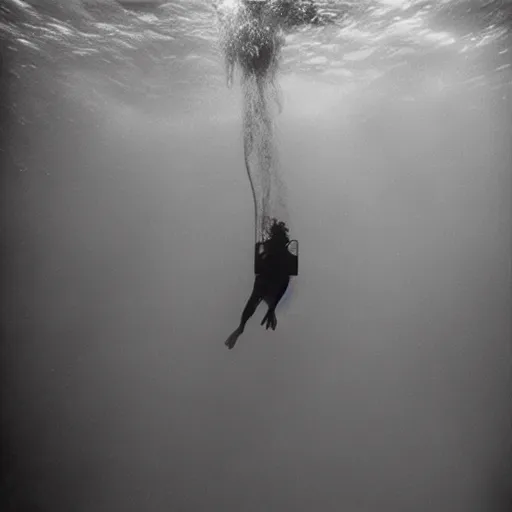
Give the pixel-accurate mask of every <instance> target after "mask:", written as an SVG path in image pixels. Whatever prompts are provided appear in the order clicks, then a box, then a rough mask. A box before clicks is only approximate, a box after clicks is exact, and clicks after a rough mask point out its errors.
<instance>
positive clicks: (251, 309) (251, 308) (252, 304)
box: [225, 276, 263, 349]
mask: <svg viewBox="0 0 512 512" xmlns="http://www.w3.org/2000/svg"><path fill="white" fill-rule="evenodd" d="M262 286H263V282H262V279H261V277H260V276H256V279H255V281H254V287H253V290H252V293H251V296H250V297H249V300H248V301H247V304H246V305H245V308H244V310H243V312H242V318H241V319H240V325H239V326H238V327H237V328H236V329H235V330H234V331H233V332H232V333H231V335H230V336H229V338H228V339H227V340H226V342H225V345H226V347H228V348H229V349H232V348H233V347H234V346H235V343H236V342H237V340H238V337H239V336H240V335H241V334H242V333H243V332H244V330H245V324H247V322H248V321H249V318H251V316H252V315H254V313H255V312H256V309H257V308H258V306H259V305H260V302H261V301H262V300H263V293H262V292H263V290H262Z"/></svg>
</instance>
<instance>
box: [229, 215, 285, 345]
mask: <svg viewBox="0 0 512 512" xmlns="http://www.w3.org/2000/svg"><path fill="white" fill-rule="evenodd" d="M289 243H290V239H289V237H288V228H287V227H286V226H285V224H284V222H278V221H277V220H276V219H273V223H272V225H271V227H270V237H269V239H268V240H266V241H265V242H259V244H257V248H260V247H261V249H262V255H261V262H262V268H261V273H258V274H256V278H255V280H254V287H253V290H252V293H251V296H250V297H249V300H248V301H247V304H246V306H245V308H244V310H243V312H242V318H241V320H240V325H239V326H238V327H237V328H236V329H235V330H234V331H233V332H232V333H231V335H230V336H229V338H228V339H227V340H226V342H225V345H226V346H227V347H228V348H229V349H232V348H233V347H234V346H235V344H236V342H237V340H238V338H239V336H240V335H241V334H242V333H243V332H244V329H245V325H246V324H247V322H248V320H249V319H250V318H251V317H252V315H254V313H255V312H256V309H257V308H258V306H259V305H260V303H261V302H262V301H265V302H266V304H267V306H268V310H267V313H266V314H265V316H264V317H263V320H262V321H261V325H263V324H265V323H266V329H268V328H269V327H270V328H271V329H272V330H273V331H275V329H276V327H277V317H276V307H277V305H278V304H279V301H280V300H281V299H282V297H283V295H284V293H285V292H286V289H287V288H288V284H289V283H290V258H293V256H291V255H290V253H289V250H288V244H289Z"/></svg>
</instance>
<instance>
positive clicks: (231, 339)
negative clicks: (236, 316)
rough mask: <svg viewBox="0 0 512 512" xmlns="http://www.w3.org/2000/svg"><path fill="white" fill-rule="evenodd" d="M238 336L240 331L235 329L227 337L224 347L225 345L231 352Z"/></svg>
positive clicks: (238, 328)
mask: <svg viewBox="0 0 512 512" xmlns="http://www.w3.org/2000/svg"><path fill="white" fill-rule="evenodd" d="M240 334H242V330H241V329H240V327H237V328H236V329H235V330H234V331H233V332H232V333H231V335H230V336H229V338H228V339H227V340H226V341H225V343H224V345H226V347H228V348H229V350H231V349H232V348H233V347H234V346H235V344H236V342H237V340H238V337H239V336H240Z"/></svg>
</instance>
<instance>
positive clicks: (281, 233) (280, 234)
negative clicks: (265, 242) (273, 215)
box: [270, 219, 289, 242]
mask: <svg viewBox="0 0 512 512" xmlns="http://www.w3.org/2000/svg"><path fill="white" fill-rule="evenodd" d="M270 237H271V238H272V239H274V240H279V241H283V242H288V240H289V239H288V228H287V227H286V224H285V223H284V222H282V221H279V222H278V221H277V220H276V219H273V221H272V225H271V226H270Z"/></svg>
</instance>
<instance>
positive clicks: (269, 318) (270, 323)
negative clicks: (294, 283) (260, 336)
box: [261, 276, 290, 331]
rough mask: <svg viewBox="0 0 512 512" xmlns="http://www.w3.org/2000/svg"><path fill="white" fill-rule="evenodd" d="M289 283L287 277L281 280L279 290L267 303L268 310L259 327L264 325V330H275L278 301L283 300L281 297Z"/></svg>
mask: <svg viewBox="0 0 512 512" xmlns="http://www.w3.org/2000/svg"><path fill="white" fill-rule="evenodd" d="M289 283H290V278H289V276H286V279H283V281H282V282H281V285H280V287H279V289H278V290H277V293H276V294H275V295H274V297H272V299H271V300H270V302H268V310H267V313H266V314H265V316H264V317H263V320H262V321H261V325H263V324H264V323H266V324H267V325H266V329H268V328H269V327H271V328H272V330H273V331H275V330H276V327H277V317H276V308H277V305H278V304H279V301H280V300H281V299H282V298H283V295H284V294H285V292H286V289H287V288H288V284H289Z"/></svg>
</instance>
